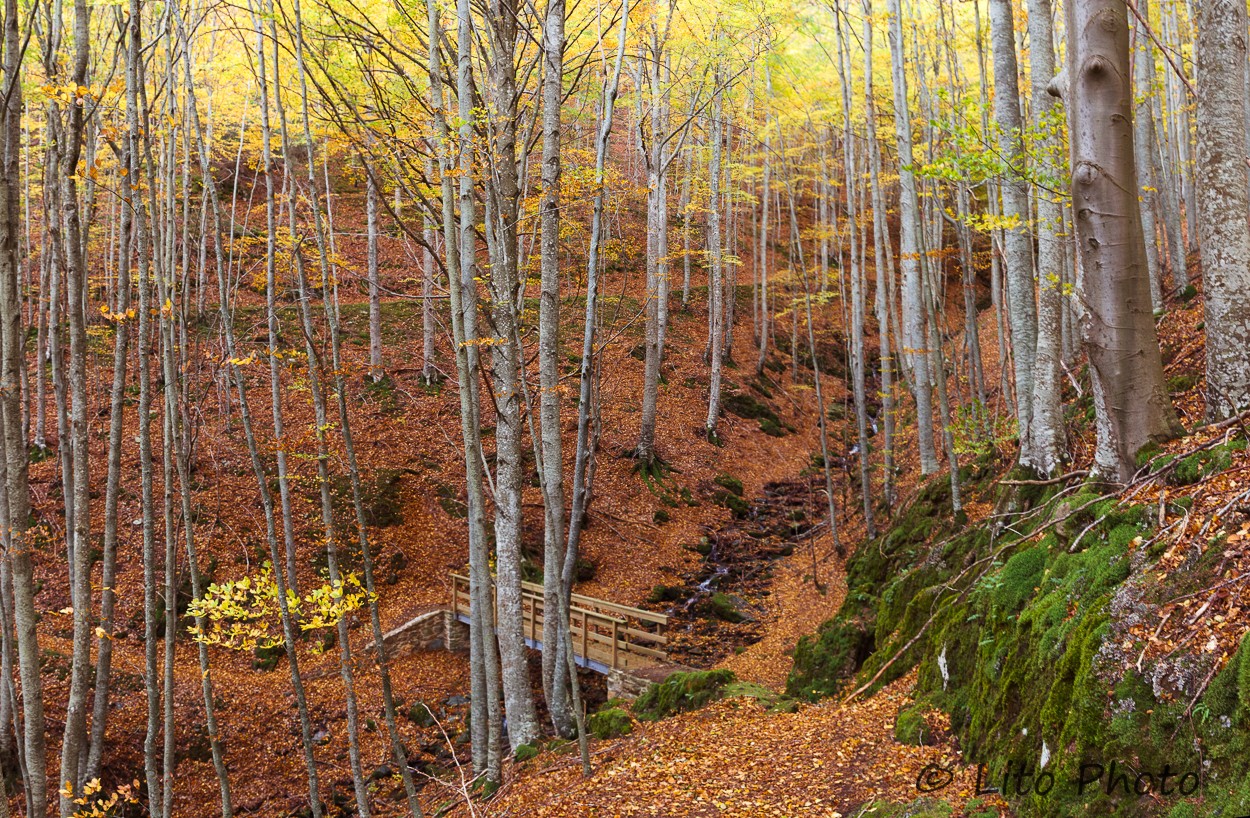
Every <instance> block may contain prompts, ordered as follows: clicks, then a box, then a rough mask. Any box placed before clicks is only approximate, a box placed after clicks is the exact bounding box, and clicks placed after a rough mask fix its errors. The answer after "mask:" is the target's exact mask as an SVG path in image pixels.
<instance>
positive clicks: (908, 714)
mask: <svg viewBox="0 0 1250 818" xmlns="http://www.w3.org/2000/svg"><path fill="white" fill-rule="evenodd" d="M894 740H895V741H897V742H898V743H899V744H910V745H912V746H913V747H922V746H924V745H925V744H929V743H930V742H932V741H933V735H932V733H931V731H930V730H929V723H928V722H927V721H925V717H924V709H923V708H922V707H920V706H918V705H912V706H911V707H905V708H903V709H902V710H900V711H898V715H897V716H895V717H894Z"/></svg>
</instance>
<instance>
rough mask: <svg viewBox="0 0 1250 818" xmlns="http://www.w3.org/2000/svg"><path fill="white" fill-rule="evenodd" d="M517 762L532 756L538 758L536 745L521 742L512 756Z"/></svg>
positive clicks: (527, 759)
mask: <svg viewBox="0 0 1250 818" xmlns="http://www.w3.org/2000/svg"><path fill="white" fill-rule="evenodd" d="M513 758H515V759H516V760H517V762H522V761H529V760H530V759H532V758H538V747H536V746H534V745H533V744H522V745H521V746H520V747H518V748H516V754H515V755H514V756H513Z"/></svg>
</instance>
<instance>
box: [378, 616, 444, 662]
mask: <svg viewBox="0 0 1250 818" xmlns="http://www.w3.org/2000/svg"><path fill="white" fill-rule="evenodd" d="M447 613H448V612H447V611H444V610H442V609H441V608H434V609H432V610H428V611H425V612H424V613H421V614H418V615H417V616H415V617H414V618H412V619H410V620H408V621H407V622H405V623H404V624H402V625H400V626H399V627H397V628H393V629H391V630H389V631H387V632H386V633H384V634H383V635H382V644H384V645H386V655H387V656H404V655H406V654H409V653H415V652H416V651H419V650H442V649H443V648H444V647H445V646H446V644H447V641H446V640H447V628H446V625H445V624H444V622H443V619H444V614H447ZM365 651H366V652H367V653H372V652H373V642H370V643H369V644H368V645H366V646H365Z"/></svg>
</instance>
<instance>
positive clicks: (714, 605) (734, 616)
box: [706, 593, 746, 622]
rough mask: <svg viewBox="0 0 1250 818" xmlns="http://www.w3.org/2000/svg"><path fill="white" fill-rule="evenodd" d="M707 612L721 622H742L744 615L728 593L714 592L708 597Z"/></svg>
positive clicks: (744, 619)
mask: <svg viewBox="0 0 1250 818" xmlns="http://www.w3.org/2000/svg"><path fill="white" fill-rule="evenodd" d="M706 606H707V612H708V613H709V614H710V615H711V616H712V617H714V618H716V619H719V620H721V621H722V622H744V621H746V616H744V615H743V613H742V612H741V611H739V610H738V606H737V605H736V604H735V603H734V601H733V599H732V598H731V597H730V596H729V595H728V594H722V593H715V594H712V595H711V596H710V597H708V600H707V603H706Z"/></svg>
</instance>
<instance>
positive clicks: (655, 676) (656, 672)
mask: <svg viewBox="0 0 1250 818" xmlns="http://www.w3.org/2000/svg"><path fill="white" fill-rule="evenodd" d="M681 670H690V668H688V667H682V666H681V665H668V664H665V665H652V666H650V667H640V668H637V669H635V670H630V671H626V670H612V671H610V672H609V673H608V698H609V699H627V700H629V701H633V700H634V699H636V698H638V697H639V696H641V695H642V694H643V691H645V690H646V689H647V688H648V687H650V686H651V685H653V684H659V683H660V682H662V681H664V680H665V679H667V678H668V677H669V676H671V675H673V674H674V673H676V672H678V671H681Z"/></svg>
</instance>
